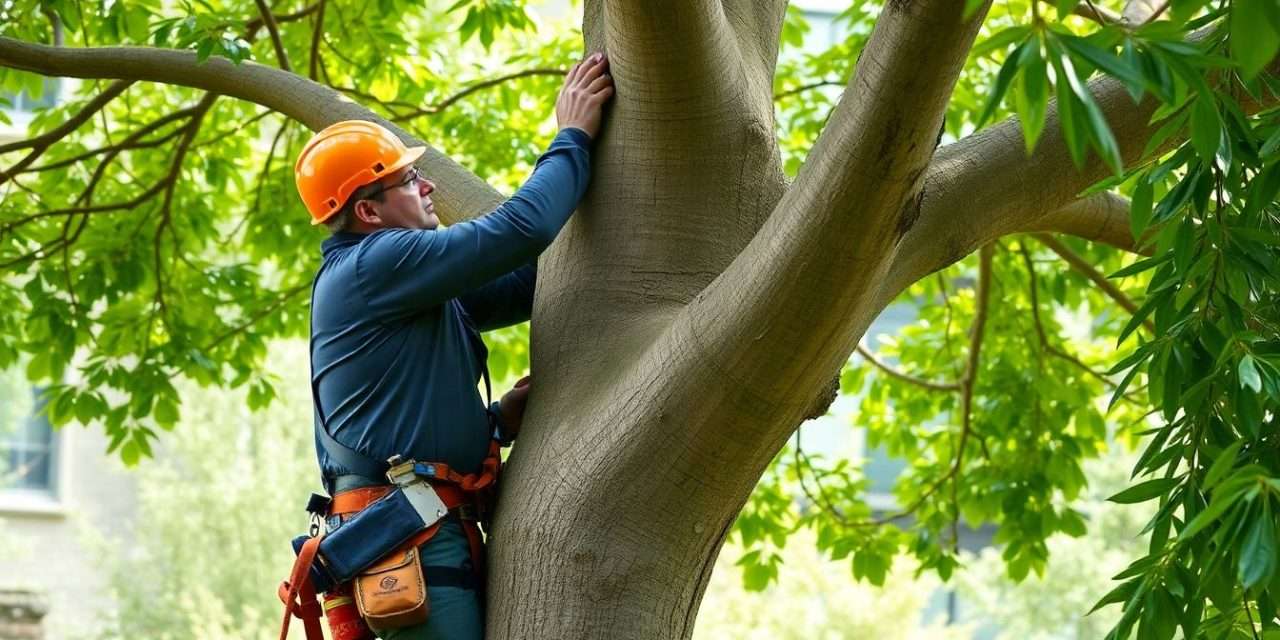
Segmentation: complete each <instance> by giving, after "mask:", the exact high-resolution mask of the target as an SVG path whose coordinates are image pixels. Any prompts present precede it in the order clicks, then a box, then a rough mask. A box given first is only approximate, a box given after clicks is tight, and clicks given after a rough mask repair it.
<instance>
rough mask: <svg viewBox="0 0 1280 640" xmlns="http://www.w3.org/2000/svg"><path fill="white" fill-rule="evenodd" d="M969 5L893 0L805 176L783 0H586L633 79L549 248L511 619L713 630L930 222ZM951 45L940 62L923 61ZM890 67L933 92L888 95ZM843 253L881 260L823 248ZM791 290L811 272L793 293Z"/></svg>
mask: <svg viewBox="0 0 1280 640" xmlns="http://www.w3.org/2000/svg"><path fill="white" fill-rule="evenodd" d="M948 4H954V3H950V2H939V3H934V4H933V5H930V4H929V3H921V4H918V5H913V6H910V7H908V6H906V5H905V4H901V3H900V4H896V5H895V4H894V3H890V6H889V7H888V8H887V9H886V11H885V16H884V17H883V18H882V20H881V22H880V25H878V26H877V31H878V32H881V33H878V34H877V35H876V36H874V37H873V42H872V43H871V44H870V45H868V50H867V51H866V52H865V53H864V59H865V60H867V61H869V62H868V64H867V65H860V66H859V70H858V72H857V73H856V74H855V77H857V78H858V79H859V80H861V82H862V83H863V85H864V86H860V87H857V90H858V91H859V92H860V93H861V94H862V96H860V97H859V98H853V99H847V100H845V102H844V103H843V104H842V105H841V107H840V108H838V109H837V113H836V114H835V115H834V116H833V118H832V126H830V127H828V129H829V132H828V133H824V139H825V141H823V142H819V144H818V147H817V148H816V149H815V151H814V155H813V156H811V159H810V162H809V163H808V165H807V166H806V171H807V172H808V175H807V176H806V174H805V173H802V175H801V177H800V178H799V180H798V182H797V185H795V186H793V187H791V188H790V189H788V188H787V185H786V184H785V180H784V178H783V174H782V171H781V163H780V158H779V151H778V147H777V143H776V141H775V138H774V135H773V133H772V132H773V130H774V122H773V109H772V90H771V87H772V73H773V69H774V66H775V63H776V55H777V51H776V48H770V49H764V50H761V49H760V48H758V47H757V46H756V44H755V43H760V42H775V43H776V42H777V33H778V30H779V29H780V28H781V19H782V9H783V7H784V6H785V5H784V3H781V2H747V1H742V2H721V1H720V0H697V1H692V0H681V1H672V2H652V1H650V2H626V1H616V2H612V1H606V2H594V3H593V2H588V5H587V12H586V24H585V25H584V33H585V34H586V39H587V49H588V50H589V51H593V50H600V49H603V50H606V51H607V52H608V53H609V55H610V59H611V61H612V63H613V72H614V79H615V83H616V86H617V98H616V100H615V102H614V104H613V106H612V112H611V113H610V114H609V117H608V123H607V127H606V130H605V134H604V135H603V136H602V138H601V139H600V140H599V141H598V142H597V145H596V152H595V156H594V157H595V161H594V169H593V176H592V182H591V187H590V189H589V191H588V193H587V196H586V198H585V200H584V201H583V203H582V205H581V206H580V207H579V210H578V212H577V213H576V214H575V216H574V218H573V220H572V221H571V222H570V223H569V225H568V227H566V229H565V230H564V232H563V233H562V234H561V236H560V238H559V239H558V240H557V241H556V243H555V245H554V246H553V247H552V248H551V250H550V251H548V253H547V254H545V255H544V256H543V258H542V260H541V262H540V264H539V274H538V293H537V303H536V305H535V312H534V323H533V334H532V352H531V355H532V370H533V371H532V373H533V376H534V379H535V383H534V391H533V397H532V398H531V400H532V402H531V404H530V408H529V412H528V413H527V414H526V423H525V432H524V434H523V435H522V437H521V441H520V443H519V444H518V445H517V446H516V448H515V449H514V450H513V452H512V456H511V460H510V464H509V465H508V468H507V471H506V476H505V477H504V480H503V483H504V486H503V490H502V497H501V504H500V506H499V512H498V520H497V526H496V530H497V535H496V536H495V539H494V541H493V544H492V546H491V548H490V554H491V559H492V564H491V568H490V596H489V597H490V599H491V602H493V603H495V604H496V605H497V606H493V607H491V608H490V610H489V621H488V622H489V631H488V634H489V637H490V638H688V637H690V635H691V634H692V633H693V626H694V620H695V618H696V614H697V610H698V604H699V602H700V600H701V598H702V594H703V591H704V590H705V588H706V586H707V582H708V580H709V579H710V575H711V570H712V567H713V566H714V563H715V559H716V556H717V555H718V553H719V549H720V547H721V545H722V544H723V543H724V540H725V537H726V535H727V533H728V531H729V528H730V526H731V525H732V523H733V520H734V518H735V516H736V514H737V513H738V511H739V510H740V509H741V507H742V505H743V503H744V502H745V501H746V500H747V498H748V497H749V495H750V493H751V490H752V488H753V487H754V486H755V483H756V482H757V481H758V479H759V477H760V475H761V474H762V473H763V471H764V469H765V467H766V466H767V465H768V464H769V462H770V461H771V460H772V458H773V456H774V455H775V454H776V452H777V451H778V450H779V449H780V448H781V447H782V445H783V443H784V442H785V441H786V439H787V438H788V437H789V436H790V435H791V433H792V432H793V431H794V430H795V428H796V427H797V426H798V425H799V423H800V422H801V421H802V420H803V419H804V418H805V416H806V415H807V414H808V413H809V412H810V411H811V409H812V405H813V401H814V399H815V397H817V396H819V395H820V394H821V391H822V390H823V388H824V387H825V386H826V385H825V383H826V382H828V381H830V380H831V379H832V377H833V376H835V375H836V374H837V373H838V371H839V367H840V363H842V362H843V361H844V360H845V359H846V358H848V356H849V351H851V350H852V348H853V345H854V344H855V343H856V341H857V340H858V338H859V337H860V336H861V334H862V332H863V331H864V330H865V329H866V326H867V325H868V324H869V323H870V322H871V320H872V319H873V318H874V317H875V316H876V315H877V314H878V312H879V309H878V308H873V304H875V299H874V296H873V295H872V294H873V291H874V290H875V289H877V288H878V287H873V286H871V284H872V283H873V282H875V280H876V274H877V273H883V272H884V270H885V269H887V267H888V264H889V262H888V258H889V257H890V256H891V255H892V245H893V243H894V242H896V241H897V240H898V239H899V238H900V237H901V235H902V233H903V232H904V231H905V229H906V228H909V226H910V224H911V220H909V219H908V220H906V221H904V220H903V215H904V214H903V212H904V211H907V209H904V205H907V206H908V208H909V203H910V202H912V201H917V202H918V200H913V198H914V197H915V194H916V193H917V192H918V190H919V187H920V184H921V177H922V175H923V171H924V167H925V166H927V164H928V161H929V158H930V157H931V156H932V151H933V147H934V143H935V141H936V138H937V132H938V129H939V126H940V124H941V115H942V113H943V110H944V109H945V106H946V100H947V97H948V95H949V93H950V88H951V84H952V82H953V81H954V78H955V75H956V74H957V73H958V70H959V69H958V65H959V63H960V62H961V61H962V60H963V52H964V51H967V49H968V47H969V44H970V43H971V38H972V37H973V34H974V32H975V31H976V25H977V23H978V22H977V20H970V21H962V20H961V19H960V16H959V11H958V10H957V9H956V8H955V7H947V6H944V5H948ZM668 5H669V6H668ZM962 22H963V24H962ZM940 31H949V32H950V33H947V34H940V33H939V32H940ZM890 43H894V44H895V45H896V46H897V47H899V49H900V50H895V49H894V48H893V47H891V46H889V44H890ZM921 49H929V50H931V51H933V52H940V53H936V54H929V55H924V56H923V57H917V56H916V55H915V54H916V53H919V52H920V50H921ZM931 57H932V58H933V59H934V60H936V61H937V63H938V66H937V67H936V71H935V72H934V73H920V74H916V75H914V76H912V78H916V79H911V78H907V77H906V76H904V75H903V74H902V73H901V70H902V68H903V66H904V65H908V64H909V65H919V64H921V63H926V64H927V63H929V62H931V61H932V60H931ZM638 60H644V61H645V63H644V64H637V63H635V62H634V61H638ZM864 66H866V67H867V68H866V70H865V71H864V70H863V67H864ZM890 81H891V82H893V83H895V84H897V85H899V86H898V87H896V94H898V95H899V96H902V97H903V99H904V100H906V101H907V102H911V103H913V104H912V107H913V111H908V110H904V109H902V108H900V107H902V106H903V105H899V104H895V100H894V99H893V98H886V97H885V96H877V95H876V94H875V91H874V87H875V86H876V85H878V84H881V83H886V82H890ZM850 86H851V88H853V87H854V84H853V83H852V82H851V84H850ZM904 111H906V112H905V113H904ZM851 149H852V151H851ZM867 168H873V169H874V170H867ZM806 180H807V181H806ZM910 215H911V214H910V213H908V214H906V217H908V218H910ZM846 229H847V230H848V231H850V232H854V231H858V232H861V233H863V234H864V236H863V239H858V238H852V239H851V238H847V237H841V235H842V231H843V230H846ZM822 235H827V236H828V237H827V239H826V241H825V242H824V241H819V242H817V243H816V244H812V245H811V246H810V247H809V249H808V250H807V251H804V252H803V253H800V254H798V255H790V256H786V255H780V256H779V257H778V260H777V262H776V264H775V265H774V266H776V269H775V268H774V266H771V265H770V264H769V262H770V261H771V260H772V257H771V255H770V254H773V253H775V251H786V250H787V249H786V247H785V244H786V243H789V242H805V243H811V242H812V241H813V239H814V238H817V237H819V236H822ZM754 243H763V244H764V245H765V246H762V247H760V249H759V250H755V244H754ZM780 243H781V244H782V245H783V246H782V247H779V246H778V245H779V244H780ZM828 243H829V244H830V252H828V251H827V250H826V248H827V244H828ZM748 245H751V247H752V249H748V250H746V251H744V249H746V248H747V247H748ZM770 245H772V246H770ZM842 255H843V256H846V258H845V259H846V260H847V261H848V262H847V263H846V265H847V267H848V268H849V269H856V268H859V267H861V268H863V269H864V271H865V272H864V273H861V274H859V273H857V272H856V271H855V272H852V273H851V272H849V271H846V270H845V269H840V268H834V267H832V266H831V265H830V264H825V262H826V261H833V262H836V263H839V258H841V256H842ZM810 264H813V265H822V266H820V267H819V268H817V269H812V268H807V266H806V265H810ZM778 269H784V270H786V271H787V272H788V273H782V274H779V273H777V270H778ZM793 278H797V279H800V281H801V282H803V283H804V284H803V285H802V284H801V283H800V282H797V281H796V280H794V279H793ZM807 278H815V279H819V280H821V281H822V284H814V283H813V282H812V281H809V280H807ZM721 281H726V282H727V284H726V285H725V286H721V287H717V284H720V282H721ZM713 283H715V284H713ZM787 289H790V290H793V291H794V290H797V289H800V290H802V291H801V295H800V297H798V298H796V299H795V300H794V301H793V304H792V305H788V304H787V302H788V301H787V300H786V294H785V293H783V292H784V291H785V290H787ZM775 290H776V291H778V292H779V293H778V295H777V297H776V298H775V297H774V296H773V295H769V297H770V298H774V299H770V300H766V301H765V304H764V305H760V306H757V305H755V304H754V303H753V302H750V301H752V300H757V299H759V298H761V297H763V296H765V294H766V292H770V291H775ZM841 305H844V306H843V307H842V306H841ZM810 311H814V312H816V315H810V314H809V312H810ZM779 314H781V315H782V316H791V317H790V318H788V319H783V318H782V317H779ZM796 316H801V317H796ZM824 318H825V319H824ZM753 319H754V320H756V321H758V322H759V324H756V323H755V322H753ZM730 321H731V322H730ZM721 322H730V324H731V325H732V326H730V327H729V328H727V329H726V331H727V332H728V333H729V335H724V334H721V333H720V332H719V331H718V330H716V325H717V324H718V323H721ZM731 344H732V345H733V346H732V347H731V348H729V349H724V348H722V345H725V346H728V345H731ZM740 347H745V348H746V349H745V350H743V349H741V348H740ZM806 352H807V353H806ZM809 354H812V356H809ZM498 603H504V604H498Z"/></svg>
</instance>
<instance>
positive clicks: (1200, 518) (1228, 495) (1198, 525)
mask: <svg viewBox="0 0 1280 640" xmlns="http://www.w3.org/2000/svg"><path fill="white" fill-rule="evenodd" d="M1219 491H1221V492H1222V494H1221V495H1219V494H1218V493H1216V492H1215V493H1214V494H1213V500H1211V501H1210V502H1209V506H1208V507H1206V508H1205V510H1204V511H1201V512H1200V513H1198V514H1196V517H1194V518H1192V519H1191V522H1188V523H1187V526H1185V527H1183V528H1182V531H1180V532H1179V533H1178V541H1179V542H1182V541H1185V540H1189V539H1191V537H1192V536H1194V535H1196V534H1197V533H1200V531H1201V530H1202V529H1204V528H1205V527H1207V526H1209V525H1210V524H1213V523H1214V522H1217V521H1218V518H1219V516H1221V515H1222V514H1223V512H1225V511H1226V510H1227V509H1229V508H1231V507H1232V506H1234V505H1235V504H1236V499H1237V498H1239V497H1240V494H1241V493H1243V491H1242V490H1241V489H1239V488H1237V489H1236V490H1234V491H1223V489H1221V488H1220V489H1219Z"/></svg>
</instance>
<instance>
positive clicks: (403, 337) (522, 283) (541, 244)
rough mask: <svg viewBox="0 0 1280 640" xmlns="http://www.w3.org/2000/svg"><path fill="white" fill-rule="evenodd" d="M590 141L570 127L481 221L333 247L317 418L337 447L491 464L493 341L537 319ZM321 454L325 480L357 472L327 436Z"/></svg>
mask: <svg viewBox="0 0 1280 640" xmlns="http://www.w3.org/2000/svg"><path fill="white" fill-rule="evenodd" d="M590 142H591V140H590V138H589V137H588V136H587V135H586V134H585V133H583V132H582V131H580V130H578V129H565V130H562V131H561V132H560V133H559V134H558V135H557V136H556V138H555V140H553V141H552V143H551V146H550V147H549V148H548V149H547V152H546V153H545V154H543V155H542V157H541V158H539V159H538V163H537V166H536V167H535V169H534V172H533V175H532V176H531V177H530V178H529V180H528V181H527V182H526V183H525V184H524V186H522V187H521V188H520V190H519V191H517V192H516V194H515V195H514V196H512V197H511V199H510V200H508V201H506V202H505V203H503V204H502V205H501V206H499V207H498V209H497V210H496V211H494V212H493V213H490V214H488V215H485V216H482V217H480V218H476V219H474V220H469V221H467V222H462V223H458V224H454V225H450V226H448V227H446V228H440V229H434V230H418V229H381V230H378V231H376V232H374V233H371V234H368V235H362V234H355V233H337V234H334V235H333V236H331V237H329V238H328V239H326V240H325V241H324V243H323V244H322V245H321V252H322V254H323V260H322V262H321V265H320V270H319V272H318V273H317V274H316V281H315V288H314V290H313V293H312V301H311V314H312V321H311V362H312V374H311V375H312V382H313V384H314V385H315V389H316V392H317V400H318V407H317V412H316V413H317V418H316V419H317V420H318V421H319V420H321V416H323V424H324V425H325V426H327V428H328V431H329V433H330V434H331V435H332V436H333V437H334V438H336V439H337V440H338V441H339V442H341V443H342V444H344V445H346V446H348V447H351V448H352V449H355V450H356V451H358V452H360V453H362V454H365V455H367V456H369V457H371V458H373V459H376V460H386V459H387V458H388V457H390V456H392V455H395V454H400V455H403V456H405V457H406V458H414V459H417V460H422V461H433V462H444V463H447V464H448V465H449V466H450V467H452V468H454V469H456V470H458V471H460V472H463V473H471V472H474V471H476V470H478V469H479V467H480V464H481V462H482V461H483V460H484V457H485V455H486V454H487V452H488V447H489V439H490V437H491V430H490V427H489V422H488V418H487V415H486V411H485V409H486V407H485V404H484V400H482V398H481V395H480V392H479V390H478V388H477V385H478V383H479V380H480V377H481V373H482V372H483V370H484V366H485V359H486V357H487V354H488V352H487V350H486V348H485V345H484V342H483V341H482V340H481V339H480V333H479V332H480V331H486V330H489V329H496V328H499V327H504V326H508V325H512V324H516V323H519V322H523V321H525V320H528V319H529V315H530V313H531V311H532V307H533V289H534V285H535V274H536V267H535V261H536V259H537V257H538V254H540V253H542V251H543V250H545V249H546V248H547V246H548V245H550V244H551V241H552V240H553V239H554V238H555V236H556V234H557V233H558V232H559V231H560V229H561V228H562V227H563V226H564V224H565V222H567V221H568V219H569V216H570V214H572V213H573V210H574V208H575V207H577V204H578V201H579V200H580V199H581V198H582V194H583V192H585V191H586V187H587V181H588V179H589V173H590V166H589V160H590V151H589V145H590ZM316 452H317V455H318V457H319V460H320V468H321V472H322V475H323V476H324V477H325V478H328V479H332V478H334V477H335V476H337V475H341V474H345V473H349V472H350V470H348V469H343V468H342V467H341V466H339V465H338V464H337V463H336V462H335V461H333V460H331V459H330V456H329V455H328V454H327V453H326V452H325V451H324V448H323V447H322V446H321V445H320V443H319V441H317V443H316Z"/></svg>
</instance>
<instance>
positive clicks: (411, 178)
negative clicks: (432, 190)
mask: <svg viewBox="0 0 1280 640" xmlns="http://www.w3.org/2000/svg"><path fill="white" fill-rule="evenodd" d="M426 181H427V178H426V176H424V175H422V172H421V171H418V168H417V167H409V172H408V173H406V174H404V178H403V179H402V180H400V181H399V182H397V183H395V184H391V185H387V186H384V187H382V188H380V189H377V190H375V191H374V192H372V193H370V194H369V197H370V198H372V197H374V196H379V195H382V194H383V193H385V192H387V191H390V190H392V189H399V188H400V187H406V186H408V185H411V184H414V183H417V182H426Z"/></svg>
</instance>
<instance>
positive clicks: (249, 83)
mask: <svg viewBox="0 0 1280 640" xmlns="http://www.w3.org/2000/svg"><path fill="white" fill-rule="evenodd" d="M0 66H6V67H10V68H14V69H22V70H24V71H31V72H34V73H39V74H43V75H48V76H63V77H73V78H111V79H122V80H135V81H147V82H160V83H165V84H174V85H181V86H187V87H194V88H197V89H203V90H206V91H210V92H213V93H219V94H222V95H226V96H231V97H234V98H239V99H241V100H247V101H249V102H253V103H256V104H260V105H262V106H264V107H267V108H269V109H272V110H275V111H278V112H280V113H282V114H284V115H286V116H288V117H290V118H293V119H295V120H297V121H299V122H301V123H302V124H304V125H306V126H307V127H308V128H310V129H312V130H319V129H321V128H323V127H326V126H328V125H330V124H333V123H334V122H337V121H339V120H371V121H374V122H378V123H379V124H381V125H383V126H385V127H387V128H388V129H391V130H392V131H394V132H395V133H396V134H397V135H399V136H400V137H401V139H403V140H405V141H406V142H407V143H409V144H414V145H424V143H423V142H422V141H421V140H418V139H417V138H415V137H414V136H412V135H410V134H409V133H407V132H405V131H403V130H402V129H400V128H399V127H397V126H396V125H395V124H393V123H391V122H388V121H386V120H385V119H383V118H381V117H379V116H377V115H376V114H374V113H373V112H372V111H370V110H369V109H367V108H365V107H363V106H361V105H358V104H356V103H354V102H352V101H351V100H349V99H347V98H345V97H344V96H343V95H342V94H340V93H338V92H337V91H335V90H333V89H331V88H329V87H326V86H324V85H322V84H319V83H316V82H313V81H310V80H307V79H306V78H303V77H301V76H298V75H296V74H293V73H289V72H287V71H283V70H280V69H276V68H273V67H268V66H264V65H260V64H256V63H253V62H244V63H241V64H235V63H232V62H230V61H228V60H226V59H223V58H218V57H211V58H209V59H208V60H206V61H205V62H203V63H200V62H197V61H196V54H195V53H194V52H191V51H176V50H171V49H154V48H142V47H101V48H98V47H94V48H80V49H68V48H55V47H48V46H44V45H39V44H32V43H29V42H23V41H20V40H14V39H12V38H3V37H0ZM418 165H419V166H420V167H421V168H422V169H423V170H424V172H425V173H427V174H428V175H430V176H432V178H433V179H434V180H435V182H436V184H437V187H436V194H437V195H436V196H435V197H434V200H435V202H436V203H437V207H438V209H439V211H440V213H441V217H442V218H444V219H445V221H447V222H457V221H460V220H464V219H467V218H471V217H474V216H477V215H481V214H484V213H487V212H489V211H492V210H493V208H494V207H496V206H497V205H498V204H499V203H500V202H501V201H502V195H501V194H499V193H498V192H497V191H496V190H494V189H493V188H492V187H490V186H489V185H488V184H486V183H485V182H484V181H483V180H481V179H480V178H478V177H477V176H476V175H475V174H474V173H472V172H470V171H468V170H467V169H465V168H463V167H462V166H461V165H459V164H458V163H456V162H454V161H453V160H451V159H449V158H448V157H446V156H445V155H444V154H442V153H440V152H439V151H438V150H436V149H434V148H432V147H430V146H428V147H427V152H426V153H425V154H424V155H423V158H422V160H420V161H419V163H418Z"/></svg>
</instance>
